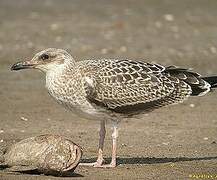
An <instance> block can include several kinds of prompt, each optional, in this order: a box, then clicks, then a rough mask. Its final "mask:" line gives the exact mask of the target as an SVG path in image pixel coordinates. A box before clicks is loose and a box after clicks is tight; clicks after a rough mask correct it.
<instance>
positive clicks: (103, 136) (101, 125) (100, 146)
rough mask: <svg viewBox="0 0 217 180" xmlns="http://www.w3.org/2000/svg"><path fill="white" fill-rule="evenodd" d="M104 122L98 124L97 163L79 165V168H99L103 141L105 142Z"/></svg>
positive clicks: (101, 161) (101, 159) (101, 160)
mask: <svg viewBox="0 0 217 180" xmlns="http://www.w3.org/2000/svg"><path fill="white" fill-rule="evenodd" d="M105 134H106V129H105V120H102V121H101V122H100V131H99V149H98V158H97V161H96V162H94V163H80V165H81V166H93V167H101V166H102V163H103V161H104V159H103V147H104V140H105Z"/></svg>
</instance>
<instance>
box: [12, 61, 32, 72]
mask: <svg viewBox="0 0 217 180" xmlns="http://www.w3.org/2000/svg"><path fill="white" fill-rule="evenodd" d="M31 67H32V65H31V64H27V63H25V62H17V63H15V64H13V65H12V66H11V71H18V70H21V69H29V68H31Z"/></svg>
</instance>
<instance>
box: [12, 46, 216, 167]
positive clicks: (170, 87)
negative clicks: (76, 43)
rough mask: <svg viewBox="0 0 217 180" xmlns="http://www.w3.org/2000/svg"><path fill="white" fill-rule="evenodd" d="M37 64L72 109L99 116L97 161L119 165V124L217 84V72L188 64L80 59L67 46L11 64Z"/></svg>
mask: <svg viewBox="0 0 217 180" xmlns="http://www.w3.org/2000/svg"><path fill="white" fill-rule="evenodd" d="M21 69H38V70H40V71H42V72H44V73H45V75H46V88H47V90H48V92H49V94H50V95H51V96H52V97H53V98H54V99H55V100H56V101H57V102H58V103H59V104H61V105H63V106H64V107H65V108H67V109H70V110H71V111H72V113H74V114H77V115H78V116H81V117H85V118H88V119H95V120H99V121H100V131H99V146H98V158H97V160H96V162H94V163H84V164H83V165H90V166H94V167H115V166H116V153H117V137H118V124H119V122H120V121H121V120H122V119H123V118H128V117H132V116H134V117H137V116H136V115H142V114H144V113H146V112H149V111H152V110H154V109H157V108H160V107H163V106H166V105H171V104H178V103H181V102H183V101H184V100H186V99H187V98H188V97H189V96H203V95H205V94H206V93H208V92H209V91H210V90H211V89H212V88H216V87H217V76H209V77H202V76H201V75H200V74H198V73H196V72H193V71H191V70H189V69H185V68H179V67H176V66H169V67H164V66H162V65H159V64H155V63H148V62H144V61H139V60H129V59H88V60H84V61H75V60H74V59H73V57H72V56H71V55H70V54H69V53H68V52H67V51H65V50H62V49H56V48H48V49H45V50H43V51H41V52H39V53H37V54H36V55H35V56H34V57H33V58H32V59H30V60H27V61H22V62H17V63H15V64H14V65H13V66H12V67H11V70H21ZM109 120H110V121H111V122H112V127H113V133H112V160H111V163H109V164H104V159H103V147H104V138H105V134H106V129H105V124H106V122H107V121H109Z"/></svg>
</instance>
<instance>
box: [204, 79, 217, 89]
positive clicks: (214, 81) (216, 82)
mask: <svg viewBox="0 0 217 180" xmlns="http://www.w3.org/2000/svg"><path fill="white" fill-rule="evenodd" d="M202 79H203V80H204V81H206V82H208V83H209V84H210V85H211V88H217V76H208V77H202Z"/></svg>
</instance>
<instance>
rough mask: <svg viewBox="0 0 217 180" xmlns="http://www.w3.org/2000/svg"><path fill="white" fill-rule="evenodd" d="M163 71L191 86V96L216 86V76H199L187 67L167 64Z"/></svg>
mask: <svg viewBox="0 0 217 180" xmlns="http://www.w3.org/2000/svg"><path fill="white" fill-rule="evenodd" d="M165 72H167V73H169V75H170V76H172V77H176V78H178V79H179V80H182V81H184V82H186V83H187V84H188V85H190V86H191V89H192V94H191V95H192V96H203V95H205V94H206V93H207V92H209V91H210V89H212V88H217V76H209V77H201V75H200V74H198V73H196V72H192V71H191V70H189V69H183V68H178V67H175V66H169V67H167V68H166V69H165Z"/></svg>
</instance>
